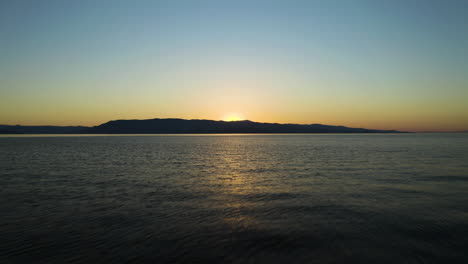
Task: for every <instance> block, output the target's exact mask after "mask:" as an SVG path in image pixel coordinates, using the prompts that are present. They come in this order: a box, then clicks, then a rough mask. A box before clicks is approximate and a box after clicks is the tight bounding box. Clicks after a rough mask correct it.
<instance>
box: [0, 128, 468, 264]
mask: <svg viewBox="0 0 468 264" xmlns="http://www.w3.org/2000/svg"><path fill="white" fill-rule="evenodd" d="M0 187H1V191H0V201H1V203H0V214H1V218H0V263H92V262H98V263H110V262H112V263H122V262H133V263H148V262H149V263H210V262H217V263H468V134H395V135H388V134H387V135H384V134H382V135H220V136H67V137H51V136H49V137H0Z"/></svg>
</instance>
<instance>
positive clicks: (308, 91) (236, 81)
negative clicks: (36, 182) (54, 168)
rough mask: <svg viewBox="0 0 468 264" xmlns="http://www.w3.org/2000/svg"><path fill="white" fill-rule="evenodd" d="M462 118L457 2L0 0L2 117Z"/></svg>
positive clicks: (359, 123) (447, 125) (378, 122)
mask: <svg viewBox="0 0 468 264" xmlns="http://www.w3.org/2000/svg"><path fill="white" fill-rule="evenodd" d="M149 118H188V119H213V120H237V119H249V120H252V121H259V122H278V123H301V124H312V123H321V124H329V125H345V126H351V127H365V128H374V129H397V130H405V131H460V130H468V1H463V0H460V1H457V0H447V1H431V0H424V1H423V0H406V1H400V0H394V1H383V0H382V1H379V0H367V1H365V0H356V1H351V0H342V1H335V0H323V1H313V0H307V1H305V0H304V1H295V0H283V1H279V0H278V1H277V0H269V1H263V0H257V1H255V0H249V1H245V0H236V1H223V0H217V1H215V0H212V1H207V0H197V1H195V0H187V1H180V0H168V1H157V0H151V1H149V0H148V1H142V0H132V1H130V0H128V1H119V0H113V1H103V0H92V1H88V0H80V1H63V0H56V1H53V0H42V1H35V0H30V1H26V0H0V124H10V125H16V124H21V125H85V126H94V125H99V124H101V123H104V122H107V121H109V120H115V119H149Z"/></svg>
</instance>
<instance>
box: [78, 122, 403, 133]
mask: <svg viewBox="0 0 468 264" xmlns="http://www.w3.org/2000/svg"><path fill="white" fill-rule="evenodd" d="M398 132H399V131H395V130H374V129H364V128H350V127H344V126H328V125H321V124H311V125H299V124H278V123H258V122H252V121H249V120H244V121H231V122H227V121H213V120H199V119H192V120H186V119H175V118H170V119H159V118H156V119H147V120H114V121H109V122H107V123H104V124H102V125H99V126H95V127H92V128H89V129H85V130H84V131H83V133H97V134H98V133H105V134H107V133H108V134H205V133H206V134H209V133H398Z"/></svg>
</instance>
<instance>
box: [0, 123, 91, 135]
mask: <svg viewBox="0 0 468 264" xmlns="http://www.w3.org/2000/svg"><path fill="white" fill-rule="evenodd" d="M86 129H89V127H85V126H20V125H16V126H10V125H0V134H73V133H82V132H83V131H85V130H86Z"/></svg>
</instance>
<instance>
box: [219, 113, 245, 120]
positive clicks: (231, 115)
mask: <svg viewBox="0 0 468 264" xmlns="http://www.w3.org/2000/svg"><path fill="white" fill-rule="evenodd" d="M223 120H224V121H240V120H245V118H244V116H243V115H241V114H239V113H227V114H225V115H224V117H223Z"/></svg>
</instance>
